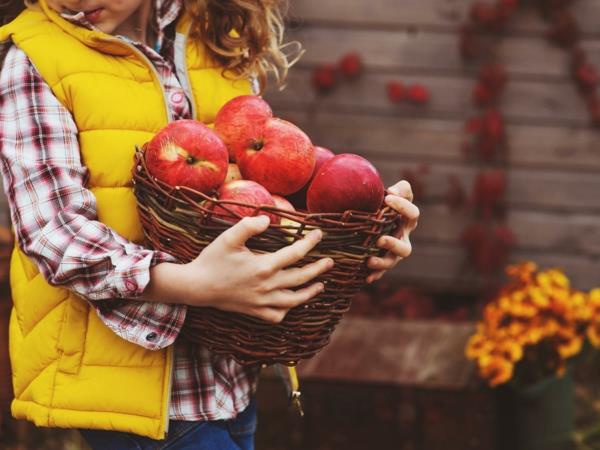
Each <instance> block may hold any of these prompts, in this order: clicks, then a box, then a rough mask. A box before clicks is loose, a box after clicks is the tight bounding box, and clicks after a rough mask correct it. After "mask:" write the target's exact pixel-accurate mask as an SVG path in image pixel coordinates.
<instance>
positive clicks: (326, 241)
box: [133, 149, 401, 366]
mask: <svg viewBox="0 0 600 450" xmlns="http://www.w3.org/2000/svg"><path fill="white" fill-rule="evenodd" d="M133 183H134V191H135V196H136V198H137V203H138V212H139V215H140V220H141V223H142V226H143V229H144V233H145V235H146V238H147V240H148V245H149V246H150V247H151V248H153V249H156V250H162V251H165V252H167V253H170V254H171V255H173V256H175V257H176V258H178V259H179V260H180V262H182V263H187V262H190V261H192V260H193V259H195V258H196V257H197V256H198V254H199V253H200V251H202V249H203V248H204V247H206V246H207V245H209V244H210V243H211V242H212V241H213V240H214V239H215V238H216V237H217V236H218V235H220V234H221V233H222V232H223V231H225V230H226V229H227V228H229V227H230V226H231V225H232V223H233V222H236V221H237V220H238V217H236V216H235V214H234V213H231V219H229V220H226V217H225V214H224V212H225V210H228V208H227V206H228V205H233V204H235V205H243V206H247V205H245V204H242V203H237V202H232V201H220V200H217V199H216V198H211V197H209V196H207V195H204V194H202V193H200V192H197V191H195V190H193V189H190V188H187V187H179V186H178V187H175V188H173V187H171V186H169V185H167V184H165V183H163V182H162V181H160V180H157V179H156V178H154V177H152V176H150V175H149V173H148V171H147V168H146V164H145V158H144V150H143V149H137V151H136V154H135V165H134V168H133ZM217 205H218V206H219V215H218V216H216V215H215V214H214V213H213V210H214V208H215V206H217ZM255 209H256V213H257V214H259V213H269V214H270V215H271V216H278V217H281V218H287V219H290V220H291V221H294V222H291V223H290V221H285V224H282V225H270V226H269V228H268V229H267V230H266V231H265V232H264V233H261V234H260V235H259V236H255V237H253V238H251V239H250V240H249V241H248V242H247V244H246V245H247V246H248V248H250V249H251V250H253V251H254V252H257V253H266V252H273V251H276V250H278V249H280V248H282V247H284V246H287V245H290V244H291V243H292V242H294V241H296V240H297V239H301V238H302V236H303V232H305V230H307V229H312V228H317V227H318V228H321V230H323V239H322V240H321V242H319V244H317V246H316V247H315V249H313V250H312V251H311V252H310V253H309V254H308V255H306V256H305V257H304V258H303V259H302V260H301V261H300V262H299V263H298V264H297V266H302V265H305V264H307V263H310V262H313V261H316V260H318V259H320V258H324V257H331V258H333V260H334V261H335V266H334V268H333V269H331V270H329V271H328V272H326V273H325V274H323V275H322V276H321V277H319V278H317V280H318V281H322V282H324V283H325V290H324V291H323V292H322V293H321V294H320V295H318V296H317V297H315V298H313V299H312V300H310V301H309V302H308V303H306V304H304V305H301V306H298V307H296V308H293V309H291V310H290V311H289V312H288V314H287V315H286V317H285V319H284V320H283V321H282V322H281V323H279V324H273V323H269V322H266V321H263V320H260V319H258V318H254V317H251V316H247V315H244V314H236V313H231V312H224V311H221V310H218V309H213V308H200V307H190V308H188V313H187V317H186V321H185V324H184V327H183V330H182V336H183V337H184V338H185V339H187V340H189V341H192V342H195V343H198V344H200V345H203V346H206V347H208V348H209V349H210V350H211V351H212V352H213V353H216V354H221V355H227V356H230V357H232V358H234V359H235V360H236V361H238V362H239V363H241V364H244V365H247V364H274V363H281V364H286V365H289V366H293V365H295V364H296V363H297V362H298V361H299V360H300V359H306V358H310V357H312V356H314V355H315V354H316V353H317V352H318V351H319V350H321V349H322V348H323V347H324V346H325V345H327V343H328V342H329V338H330V336H331V333H332V332H333V330H334V328H335V326H336V325H337V324H338V323H339V321H340V320H341V318H342V316H343V314H344V313H345V312H346V311H348V309H349V307H350V299H351V297H352V296H353V294H355V293H356V292H357V291H358V290H359V289H360V288H361V287H363V286H364V284H365V280H366V277H367V275H368V274H369V270H368V269H367V267H366V262H367V258H368V257H370V256H372V255H378V254H381V253H382V252H381V250H380V249H378V248H376V247H375V246H374V245H375V242H376V241H377V239H378V238H379V236H381V235H383V234H391V233H393V232H394V231H395V230H396V229H397V227H398V226H399V225H400V223H401V219H400V216H399V215H398V214H397V213H396V212H395V211H394V210H392V209H391V208H389V207H384V208H382V209H380V210H379V211H377V212H376V213H364V212H356V211H346V212H345V213H343V214H341V213H340V214H337V213H333V214H332V213H326V214H308V213H302V212H290V211H283V210H280V209H277V208H274V207H266V206H265V207H260V208H255ZM314 281H315V280H313V281H311V283H312V282H314Z"/></svg>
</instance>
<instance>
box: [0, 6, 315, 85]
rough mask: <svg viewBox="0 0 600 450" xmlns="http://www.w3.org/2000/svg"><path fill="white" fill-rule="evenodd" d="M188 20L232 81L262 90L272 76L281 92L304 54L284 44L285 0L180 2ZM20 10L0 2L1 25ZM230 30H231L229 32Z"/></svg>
mask: <svg viewBox="0 0 600 450" xmlns="http://www.w3.org/2000/svg"><path fill="white" fill-rule="evenodd" d="M183 2H184V7H185V9H186V12H187V13H188V14H189V15H190V17H191V18H192V23H193V26H192V30H191V36H192V37H196V38H198V39H200V40H202V42H204V43H205V45H206V47H207V49H208V53H209V55H208V56H210V57H211V58H213V59H214V60H215V61H216V62H217V63H218V64H219V65H221V66H222V67H223V70H224V71H229V72H230V73H234V74H236V78H244V77H247V78H255V79H256V80H257V81H258V84H259V88H260V92H261V93H262V92H264V89H265V87H266V84H267V78H268V75H269V73H271V74H272V75H273V76H274V78H275V81H276V83H277V85H278V86H279V87H280V88H282V87H283V86H284V82H285V79H286V77H287V73H288V70H289V68H290V67H291V66H292V65H294V64H295V63H296V61H298V59H300V57H301V56H302V54H303V53H304V50H303V49H302V46H301V45H300V44H299V43H298V42H296V41H294V42H289V43H284V42H283V34H284V20H283V17H284V14H285V9H286V6H287V0H183ZM23 9H25V4H24V2H23V0H0V10H1V11H2V16H1V17H0V23H2V24H4V23H7V22H9V21H11V20H12V19H14V18H15V17H16V16H17V15H18V14H19V13H20V12H21V11H22V10H23ZM232 31H235V33H234V32H232Z"/></svg>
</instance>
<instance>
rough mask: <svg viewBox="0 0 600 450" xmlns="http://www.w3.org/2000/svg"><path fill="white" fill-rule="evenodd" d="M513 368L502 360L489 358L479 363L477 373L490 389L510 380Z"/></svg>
mask: <svg viewBox="0 0 600 450" xmlns="http://www.w3.org/2000/svg"><path fill="white" fill-rule="evenodd" d="M513 371H514V366H513V364H512V363H511V362H510V361H507V360H505V359H503V358H490V359H489V360H484V361H481V360H480V363H479V372H480V373H481V375H482V376H483V378H485V379H487V380H488V382H489V384H490V386H491V387H495V386H498V385H500V384H503V383H506V382H507V381H509V380H510V379H511V378H512V375H513Z"/></svg>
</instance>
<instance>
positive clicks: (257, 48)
mask: <svg viewBox="0 0 600 450" xmlns="http://www.w3.org/2000/svg"><path fill="white" fill-rule="evenodd" d="M184 3H185V8H186V10H187V13H188V14H189V15H190V16H191V17H192V19H193V23H194V26H193V28H192V30H191V35H192V36H195V37H197V38H199V39H201V40H202V41H203V42H204V43H205V45H206V46H207V48H208V50H209V54H210V56H211V57H213V58H214V59H215V60H216V61H217V62H219V63H220V64H221V65H222V66H223V68H224V70H231V71H233V72H234V73H237V74H238V76H239V77H240V78H241V77H256V78H257V80H258V83H259V86H260V92H261V93H262V92H263V91H264V89H265V86H266V83H267V77H268V74H269V73H272V74H273V76H274V78H275V80H276V82H277V84H278V86H279V87H283V84H284V82H285V79H286V77H287V73H288V69H289V68H290V67H291V66H292V65H294V64H295V63H296V62H297V61H298V59H300V57H301V56H302V54H303V53H304V50H303V49H302V46H301V45H300V44H299V43H298V42H297V41H294V42H290V43H287V44H284V42H283V34H284V21H283V16H284V14H285V11H284V8H285V7H286V6H287V5H286V2H285V0H184ZM232 30H235V33H232Z"/></svg>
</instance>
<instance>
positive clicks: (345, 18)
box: [289, 0, 600, 36]
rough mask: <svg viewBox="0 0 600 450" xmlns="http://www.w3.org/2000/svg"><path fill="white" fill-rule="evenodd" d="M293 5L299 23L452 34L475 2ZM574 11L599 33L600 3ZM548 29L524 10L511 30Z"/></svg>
mask: <svg viewBox="0 0 600 450" xmlns="http://www.w3.org/2000/svg"><path fill="white" fill-rule="evenodd" d="M490 1H492V0H490ZM291 3H292V4H291V7H290V10H289V13H290V14H289V16H290V18H291V19H292V20H296V21H303V22H317V23H319V22H327V23H334V24H344V25H346V26H349V25H358V26H366V27H410V28H412V29H418V28H434V29H443V30H452V29H456V27H457V26H458V25H461V24H463V23H465V20H466V18H467V16H468V13H469V6H470V5H471V3H472V0H420V1H414V0H369V1H366V0H346V1H345V2H344V6H343V7H340V3H339V1H338V0H294V2H291ZM570 9H571V11H573V14H574V15H575V17H576V18H577V20H578V22H579V24H580V27H581V30H582V31H583V32H584V33H587V34H592V35H593V34H597V33H598V23H597V18H598V16H599V15H600V3H599V2H597V1H595V0H578V1H576V2H574V4H573V5H572V6H571V7H570ZM547 28H548V26H547V24H546V23H545V22H544V21H543V20H542V19H541V18H540V17H539V14H537V12H536V11H535V9H534V8H522V10H521V11H519V14H518V15H517V17H515V18H514V19H513V21H512V22H511V23H510V26H509V27H508V30H509V31H510V32H512V33H515V32H516V33H528V34H538V35H540V36H542V35H543V33H544V32H545V30H546V29H547Z"/></svg>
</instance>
